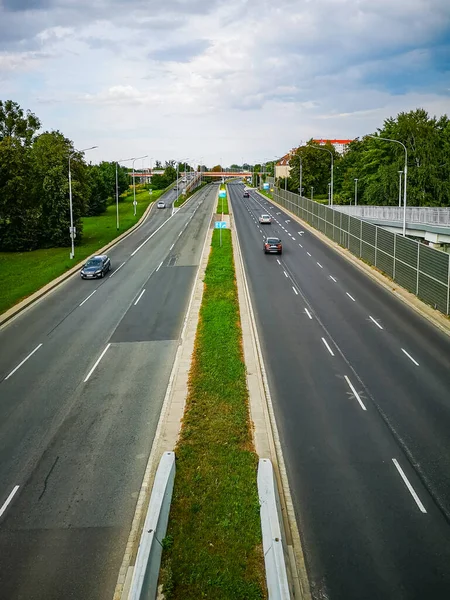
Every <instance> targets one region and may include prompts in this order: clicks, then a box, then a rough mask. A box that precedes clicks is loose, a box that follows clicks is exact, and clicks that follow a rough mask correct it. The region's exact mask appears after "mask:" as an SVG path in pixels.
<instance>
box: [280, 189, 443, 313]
mask: <svg viewBox="0 0 450 600" xmlns="http://www.w3.org/2000/svg"><path fill="white" fill-rule="evenodd" d="M273 199H274V201H275V202H277V203H278V204H280V205H281V206H283V207H284V208H286V209H287V210H290V211H291V212H292V213H294V214H295V215H297V216H298V217H300V218H301V219H303V220H304V221H306V222H307V223H309V224H310V225H312V226H313V227H315V228H316V229H318V230H319V231H321V232H322V233H324V234H325V235H326V236H327V237H329V238H330V239H332V240H334V241H335V242H337V243H338V244H340V245H341V246H343V247H344V248H348V249H349V250H350V252H351V253H352V254H354V255H355V256H358V257H359V258H361V259H362V260H364V261H365V262H367V263H369V264H371V265H374V266H375V267H377V268H378V269H379V270H380V271H383V273H386V275H388V276H389V277H390V278H391V279H393V280H394V281H396V282H397V283H398V284H399V285H401V286H402V287H404V288H405V289H407V290H408V291H410V292H412V293H413V294H415V295H416V296H417V297H418V298H420V299H421V300H423V301H424V302H426V303H427V304H430V305H431V306H433V307H434V308H436V309H437V310H439V311H440V312H442V313H444V314H446V315H448V314H450V255H449V254H447V253H446V252H441V251H440V250H435V249H434V248H429V247H428V246H425V245H424V244H420V243H419V242H416V241H414V240H410V239H409V238H406V237H403V236H401V235H398V234H396V233H392V232H390V231H387V230H386V229H383V228H382V227H378V226H377V225H372V224H371V223H368V222H366V221H362V220H361V219H358V218H356V217H351V216H349V215H347V214H345V213H342V212H339V211H337V210H334V209H332V208H330V207H328V206H324V205H322V204H318V203H317V202H313V201H311V200H309V199H308V198H301V197H300V196H299V195H298V194H294V193H292V192H287V191H285V190H281V189H278V188H275V189H274V192H273Z"/></svg>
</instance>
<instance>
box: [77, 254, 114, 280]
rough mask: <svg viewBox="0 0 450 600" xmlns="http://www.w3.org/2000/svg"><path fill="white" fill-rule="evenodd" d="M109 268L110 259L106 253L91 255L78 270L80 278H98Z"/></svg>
mask: <svg viewBox="0 0 450 600" xmlns="http://www.w3.org/2000/svg"><path fill="white" fill-rule="evenodd" d="M110 269H111V261H110V259H109V258H108V256H106V254H101V255H99V256H92V257H91V258H90V259H89V260H87V261H86V264H85V265H84V267H83V268H82V269H81V271H80V275H81V279H99V278H100V277H104V276H105V275H106V273H107V272H108V271H109V270H110Z"/></svg>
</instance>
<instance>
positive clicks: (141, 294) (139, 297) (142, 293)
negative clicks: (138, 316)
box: [134, 288, 145, 306]
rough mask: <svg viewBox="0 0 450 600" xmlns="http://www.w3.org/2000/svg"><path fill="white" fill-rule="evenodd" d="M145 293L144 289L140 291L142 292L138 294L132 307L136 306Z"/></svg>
mask: <svg viewBox="0 0 450 600" xmlns="http://www.w3.org/2000/svg"><path fill="white" fill-rule="evenodd" d="M144 292H145V288H144V289H143V290H142V292H141V293H140V294H139V296H138V299H137V300H136V302H135V303H134V305H135V306H136V304H137V303H138V302H139V300H140V299H141V298H142V296H143V295H144Z"/></svg>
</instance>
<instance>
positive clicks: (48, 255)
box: [0, 190, 165, 314]
mask: <svg viewBox="0 0 450 600" xmlns="http://www.w3.org/2000/svg"><path fill="white" fill-rule="evenodd" d="M164 191H165V190H157V191H154V192H153V193H152V195H150V194H149V193H148V190H143V191H140V192H137V193H136V201H137V202H138V205H137V207H136V216H134V214H133V194H130V195H127V196H125V197H124V198H123V200H122V201H121V202H119V223H120V229H119V231H117V229H116V204H115V203H113V204H111V205H110V206H108V208H107V209H106V212H105V213H103V214H102V215H99V216H97V217H83V239H82V242H81V243H80V245H77V246H75V260H70V258H69V253H70V248H48V249H42V250H32V251H31V252H0V279H1V281H2V285H1V286H0V314H1V313H2V312H4V311H5V310H7V309H8V308H10V307H11V306H13V305H14V304H16V303H17V302H19V301H20V300H22V299H23V298H26V297H27V296H30V295H31V294H33V293H34V292H35V291H36V290H38V289H39V288H41V287H42V286H44V285H45V284H47V283H48V282H49V281H52V279H55V278H56V277H59V275H62V274H63V273H64V272H65V271H67V270H69V269H71V268H72V267H73V266H74V264H76V263H77V262H79V261H81V260H83V259H84V258H86V257H88V256H89V255H90V254H93V253H94V252H96V251H97V250H99V249H100V248H102V247H103V246H105V245H106V244H107V243H108V242H110V241H112V240H113V239H114V238H115V237H117V236H118V235H120V234H121V233H123V232H124V231H126V230H127V229H129V228H130V227H131V226H132V225H134V224H135V223H136V222H137V221H138V220H139V219H140V217H141V216H142V215H143V213H144V211H145V210H146V208H147V206H148V205H149V204H150V202H154V201H155V200H157V199H158V198H159V197H160V196H161V194H163V193H164Z"/></svg>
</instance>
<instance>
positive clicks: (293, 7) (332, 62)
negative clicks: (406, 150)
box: [0, 0, 450, 166]
mask: <svg viewBox="0 0 450 600" xmlns="http://www.w3.org/2000/svg"><path fill="white" fill-rule="evenodd" d="M0 91H1V93H0V98H1V99H3V100H6V99H12V100H15V101H16V102H19V104H20V105H21V106H22V107H23V108H29V109H31V110H32V111H33V112H35V113H36V114H37V116H38V117H39V118H40V119H41V120H42V124H43V127H44V129H59V130H61V131H62V132H63V133H64V134H65V135H66V136H67V137H69V138H71V139H72V140H73V141H74V142H75V145H76V147H78V148H83V147H86V146H91V145H94V144H95V145H98V146H99V148H98V149H97V150H93V151H91V152H90V153H89V156H88V155H86V158H89V159H91V160H93V161H94V162H95V161H97V160H117V159H122V158H128V157H130V156H139V155H141V154H148V155H149V156H150V157H153V159H155V158H158V159H160V160H165V159H169V158H176V159H183V158H185V157H189V158H190V160H191V162H196V163H198V162H200V160H201V159H202V162H203V163H205V164H207V165H208V166H213V164H217V163H219V162H221V161H222V162H223V163H225V164H230V163H232V162H236V163H240V162H241V161H242V160H244V161H248V162H259V161H264V160H268V159H271V158H274V157H277V156H281V155H282V154H284V153H285V152H286V151H288V150H289V149H290V148H291V147H293V146H294V145H298V144H299V142H301V141H302V140H307V139H309V138H311V137H315V138H317V137H320V138H330V137H337V138H353V137H356V136H360V135H363V134H365V133H368V132H370V131H373V130H375V129H376V127H377V126H380V125H381V124H382V122H383V119H384V118H386V117H389V116H395V115H396V114H397V113H398V112H400V111H408V110H411V109H414V108H417V107H424V108H425V109H427V110H428V111H429V112H430V113H431V114H433V115H434V114H436V115H441V114H443V113H447V114H450V0H275V1H273V0H270V2H269V1H268V0H158V1H155V0H0ZM149 160H150V159H148V161H149ZM147 164H149V163H148V162H147Z"/></svg>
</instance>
